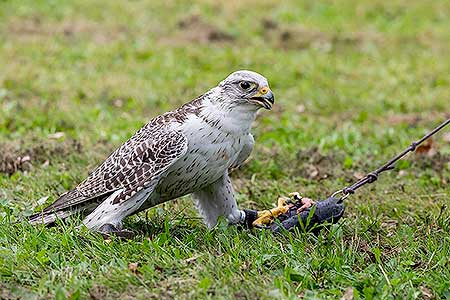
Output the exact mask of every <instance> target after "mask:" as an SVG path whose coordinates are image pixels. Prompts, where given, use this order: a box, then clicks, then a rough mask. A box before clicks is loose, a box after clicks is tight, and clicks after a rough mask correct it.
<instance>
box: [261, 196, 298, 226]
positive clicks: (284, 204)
mask: <svg viewBox="0 0 450 300" xmlns="http://www.w3.org/2000/svg"><path fill="white" fill-rule="evenodd" d="M289 200H290V199H289V198H287V197H280V198H278V205H277V207H275V208H272V209H268V210H262V211H258V218H257V219H256V220H255V221H253V223H252V225H253V226H254V227H258V226H262V225H267V224H270V223H272V222H273V220H274V219H276V218H277V217H278V216H279V215H282V214H285V213H286V212H287V211H288V210H289V209H290V208H291V207H292V204H290V203H288V201H289Z"/></svg>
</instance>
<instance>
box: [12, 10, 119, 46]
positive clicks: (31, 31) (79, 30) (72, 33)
mask: <svg viewBox="0 0 450 300" xmlns="http://www.w3.org/2000/svg"><path fill="white" fill-rule="evenodd" d="M7 33H8V34H10V35H13V36H15V37H19V38H24V39H41V38H42V37H45V36H48V37H52V36H64V37H66V38H72V37H77V36H87V37H88V38H90V39H91V40H92V41H94V42H96V43H99V44H106V43H108V42H111V41H114V40H117V39H119V38H121V37H122V36H124V35H125V34H126V33H127V30H126V28H125V27H123V26H119V27H115V28H108V27H105V26H103V25H101V24H98V23H95V22H92V21H90V20H76V19H73V20H69V19H67V20H64V21H63V22H61V23H56V24H55V23H50V22H45V21H43V20H42V19H41V18H40V17H39V16H33V17H31V18H17V19H13V20H12V21H10V22H9V24H8V25H7Z"/></svg>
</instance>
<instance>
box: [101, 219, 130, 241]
mask: <svg viewBox="0 0 450 300" xmlns="http://www.w3.org/2000/svg"><path fill="white" fill-rule="evenodd" d="M98 233H100V234H101V235H102V236H103V238H104V239H105V240H109V239H110V238H111V237H112V236H115V237H117V238H119V239H121V240H131V239H132V238H134V235H135V234H134V232H133V231H130V230H120V229H117V227H116V226H114V225H113V224H109V223H106V224H104V225H103V226H101V227H100V228H99V230H98Z"/></svg>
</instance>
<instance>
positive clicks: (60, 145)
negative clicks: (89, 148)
mask: <svg viewBox="0 0 450 300" xmlns="http://www.w3.org/2000/svg"><path fill="white" fill-rule="evenodd" d="M27 145H31V146H27ZM81 148H82V147H81V143H80V142H79V141H76V140H73V139H66V140H63V141H61V140H56V139H55V138H54V136H53V135H51V136H50V137H49V139H48V140H45V141H42V140H40V141H36V142H35V143H30V142H27V143H24V142H23V141H21V142H11V143H2V144H0V173H5V174H8V175H10V176H11V175H12V174H14V173H15V172H17V171H29V170H31V169H32V168H33V166H35V165H41V166H43V167H45V166H47V165H49V164H50V162H51V160H52V158H55V157H64V156H67V155H69V154H71V153H74V152H78V153H79V152H81Z"/></svg>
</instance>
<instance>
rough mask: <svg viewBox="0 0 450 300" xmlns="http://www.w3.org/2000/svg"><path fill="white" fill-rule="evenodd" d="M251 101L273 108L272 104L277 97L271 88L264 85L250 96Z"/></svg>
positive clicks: (266, 107)
mask: <svg viewBox="0 0 450 300" xmlns="http://www.w3.org/2000/svg"><path fill="white" fill-rule="evenodd" d="M249 101H250V102H251V103H254V104H257V105H261V106H262V107H264V108H265V109H268V110H270V109H272V105H273V103H274V102H275V97H274V96H273V93H272V91H271V90H270V89H269V87H267V86H264V87H262V88H260V89H259V91H258V92H256V94H255V95H253V96H252V97H250V99H249Z"/></svg>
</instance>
